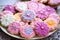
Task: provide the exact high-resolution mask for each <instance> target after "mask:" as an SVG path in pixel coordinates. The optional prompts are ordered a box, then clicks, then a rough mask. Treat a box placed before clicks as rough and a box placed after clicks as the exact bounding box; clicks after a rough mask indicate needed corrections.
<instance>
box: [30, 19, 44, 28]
mask: <svg viewBox="0 0 60 40" xmlns="http://www.w3.org/2000/svg"><path fill="white" fill-rule="evenodd" d="M37 22H43V21H42V20H41V19H40V18H35V19H34V20H33V21H32V22H31V24H30V25H31V26H32V28H34V27H35V24H36V23H37Z"/></svg>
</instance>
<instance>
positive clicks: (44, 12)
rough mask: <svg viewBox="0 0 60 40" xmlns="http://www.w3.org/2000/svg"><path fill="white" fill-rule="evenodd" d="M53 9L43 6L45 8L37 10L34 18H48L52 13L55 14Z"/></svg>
mask: <svg viewBox="0 0 60 40" xmlns="http://www.w3.org/2000/svg"><path fill="white" fill-rule="evenodd" d="M55 12H56V11H55V9H54V8H52V7H50V6H45V8H42V10H39V11H38V12H37V13H36V16H37V17H38V18H41V19H42V20H44V19H46V18H48V16H49V15H50V14H52V13H55Z"/></svg>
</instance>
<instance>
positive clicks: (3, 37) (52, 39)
mask: <svg viewBox="0 0 60 40" xmlns="http://www.w3.org/2000/svg"><path fill="white" fill-rule="evenodd" d="M6 1H7V3H6ZM13 1H14V2H16V1H15V0H12V1H11V0H10V1H9V0H5V1H4V0H0V10H1V9H2V8H3V6H2V5H6V4H8V3H9V4H11V3H12V4H13ZM0 40H20V39H16V38H13V37H11V36H9V35H7V34H6V33H4V32H3V31H2V30H1V29H0ZM37 40H39V39H37ZM41 40H60V27H59V28H58V30H57V31H56V32H55V33H53V34H52V35H50V36H49V37H46V38H44V39H41Z"/></svg>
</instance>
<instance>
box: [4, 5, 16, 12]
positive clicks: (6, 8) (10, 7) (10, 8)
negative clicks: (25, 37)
mask: <svg viewBox="0 0 60 40" xmlns="http://www.w3.org/2000/svg"><path fill="white" fill-rule="evenodd" d="M5 10H8V11H11V12H12V13H15V8H14V6H13V5H6V6H5V7H4V9H3V11H5Z"/></svg>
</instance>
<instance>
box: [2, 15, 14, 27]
mask: <svg viewBox="0 0 60 40" xmlns="http://www.w3.org/2000/svg"><path fill="white" fill-rule="evenodd" d="M14 20H15V19H14V16H13V15H12V14H6V15H4V16H3V17H2V18H1V24H2V25H3V26H5V27H7V26H8V25H9V24H10V23H11V22H13V21H14Z"/></svg>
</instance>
